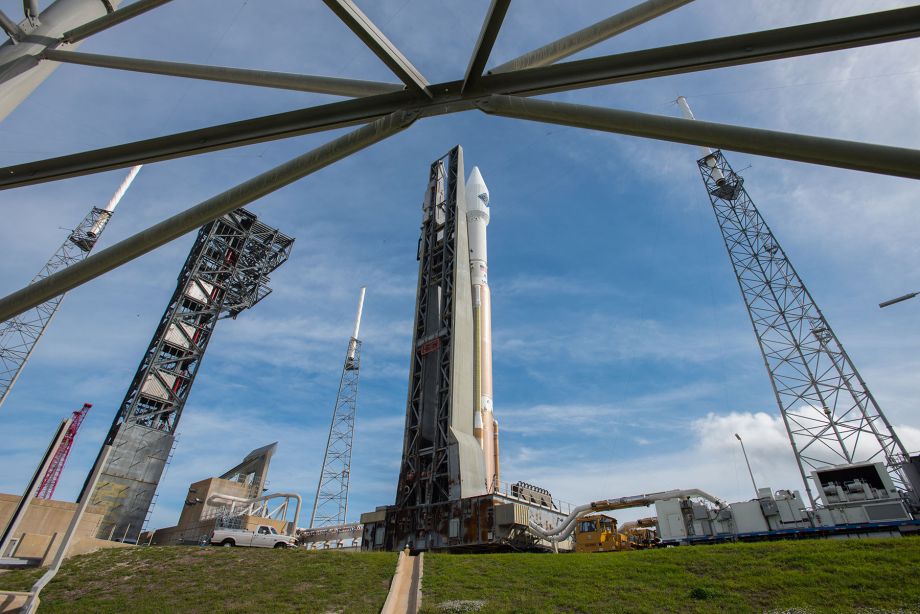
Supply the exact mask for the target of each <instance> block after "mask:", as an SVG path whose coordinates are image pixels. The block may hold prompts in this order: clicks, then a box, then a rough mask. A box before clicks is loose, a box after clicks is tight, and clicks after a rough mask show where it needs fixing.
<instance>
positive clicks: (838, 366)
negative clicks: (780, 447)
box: [698, 151, 916, 505]
mask: <svg viewBox="0 0 920 614" xmlns="http://www.w3.org/2000/svg"><path fill="white" fill-rule="evenodd" d="M698 164H699V168H700V172H701V173H702V176H703V182H704V183H705V185H706V192H707V193H708V194H709V199H710V201H711V202H712V209H713V211H714V212H715V215H716V220H717V221H718V223H719V228H720V230H721V231H722V237H723V239H724V241H725V247H726V249H727V250H728V255H729V258H730V259H731V263H732V267H733V268H734V271H735V277H736V278H737V280H738V285H739V287H740V288H741V294H742V296H743V297H744V303H745V305H746V306H747V310H748V315H749V316H750V319H751V324H752V325H753V327H754V333H755V335H756V336H757V342H758V344H759V345H760V351H761V354H762V356H763V360H764V364H765V365H766V367H767V372H768V373H769V375H770V382H771V384H772V385H773V392H774V393H775V395H776V402H777V404H778V405H779V410H780V413H781V414H782V416H783V421H784V422H785V425H786V430H787V431H788V433H789V439H790V441H791V443H792V449H793V452H794V453H795V457H796V460H797V462H798V465H799V471H800V472H801V474H802V480H803V482H804V483H805V488H806V490H807V492H808V496H809V498H810V499H811V503H812V505H815V504H816V503H817V501H816V497H815V494H814V493H813V492H812V486H811V485H810V484H809V481H808V479H807V478H808V473H809V471H810V470H812V469H816V468H818V467H822V466H827V465H836V464H841V463H847V464H849V463H856V462H879V461H880V462H883V463H884V464H885V465H886V466H887V468H888V472H889V473H890V475H891V478H892V480H893V481H894V483H895V485H897V486H898V488H899V489H901V490H902V491H907V492H908V493H911V485H910V483H909V481H908V478H907V476H906V475H905V473H904V469H903V467H904V466H905V464H906V463H908V462H909V457H908V454H907V450H906V449H905V447H904V445H903V444H902V443H901V441H900V440H899V439H898V436H897V435H896V434H895V432H894V429H892V427H891V424H890V423H889V422H888V419H887V418H886V417H885V414H883V413H882V410H881V408H880V407H879V406H878V403H877V402H876V401H875V398H874V397H873V396H872V393H871V392H870V391H869V388H868V386H866V382H865V381H864V380H863V379H862V377H861V376H860V375H859V372H858V371H857V370H856V366H855V365H854V364H853V361H852V360H850V357H849V356H848V355H847V353H846V350H844V348H843V345H842V344H841V343H840V340H839V339H838V338H837V336H836V335H835V334H834V331H833V329H831V326H830V324H828V322H827V320H826V319H825V318H824V315H823V314H822V313H821V310H820V309H819V308H818V305H817V304H816V303H815V301H814V299H813V298H812V296H811V293H809V291H808V289H807V288H806V287H805V283H804V282H803V281H802V279H801V278H800V277H799V275H798V274H797V273H796V272H795V269H794V268H793V266H792V263H791V262H790V261H789V258H788V257H787V256H786V252H784V251H783V249H782V247H780V245H779V242H778V241H777V240H776V237H775V236H774V235H773V232H772V231H771V230H770V228H769V227H768V226H767V223H766V222H765V221H764V219H763V217H762V216H761V215H760V212H759V211H758V210H757V207H756V206H755V205H754V202H753V201H752V200H751V198H750V196H749V195H748V193H747V190H745V188H744V180H743V178H742V177H741V176H740V175H738V174H737V173H735V172H734V171H733V170H732V168H731V166H729V164H728V161H727V160H726V159H725V157H724V156H723V155H722V152H721V151H714V152H712V153H710V154H708V155H706V156H704V157H702V158H700V160H699V161H698ZM912 495H913V496H916V494H915V493H912Z"/></svg>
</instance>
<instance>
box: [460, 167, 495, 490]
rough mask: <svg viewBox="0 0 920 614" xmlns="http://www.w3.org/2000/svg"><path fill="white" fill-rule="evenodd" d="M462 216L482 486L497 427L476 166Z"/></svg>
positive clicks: (490, 486) (481, 191) (490, 477)
mask: <svg viewBox="0 0 920 614" xmlns="http://www.w3.org/2000/svg"><path fill="white" fill-rule="evenodd" d="M465 191H466V210H467V212H466V219H467V234H468V238H469V248H470V283H471V285H472V299H473V334H474V336H475V339H474V340H473V361H474V369H473V371H474V376H473V377H474V380H473V386H474V394H473V399H474V402H476V403H478V407H474V408H473V434H474V436H475V437H476V439H477V441H478V442H479V444H480V445H481V446H482V454H483V467H484V468H485V478H486V490H487V492H492V491H493V490H495V489H496V488H497V486H498V483H499V472H498V468H499V463H498V431H497V426H498V425H497V423H496V422H495V418H494V415H493V412H492V398H493V397H492V296H491V293H490V290H489V265H488V237H487V233H486V228H487V227H488V225H489V188H488V187H486V183H485V181H483V179H482V174H481V173H480V172H479V167H476V166H474V167H473V170H472V172H471V173H470V177H469V179H468V180H467V183H466V190H465Z"/></svg>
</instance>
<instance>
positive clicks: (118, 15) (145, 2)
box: [61, 0, 172, 43]
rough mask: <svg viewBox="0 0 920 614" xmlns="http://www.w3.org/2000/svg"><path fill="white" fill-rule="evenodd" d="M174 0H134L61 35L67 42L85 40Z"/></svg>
mask: <svg viewBox="0 0 920 614" xmlns="http://www.w3.org/2000/svg"><path fill="white" fill-rule="evenodd" d="M168 2H172V0H137V2H132V3H131V4H129V5H128V6H125V7H122V8H120V9H118V10H117V11H113V12H111V13H109V14H108V15H104V16H102V17H100V18H99V19H94V20H93V21H91V22H89V23H86V24H83V25H82V26H79V27H77V28H74V29H73V30H68V31H67V32H64V36H63V37H61V40H63V41H64V42H65V43H76V42H78V41H81V40H83V39H84V38H87V37H89V36H92V35H93V34H97V33H99V32H102V31H103V30H108V29H109V28H111V27H112V26H117V25H118V24H120V23H122V22H125V21H128V20H129V19H133V18H134V17H137V16H138V15H142V14H144V13H146V12H147V11H151V10H153V9H155V8H157V7H160V6H163V5H164V4H166V3H168Z"/></svg>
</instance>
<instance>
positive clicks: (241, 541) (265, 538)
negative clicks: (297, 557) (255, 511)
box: [211, 524, 296, 548]
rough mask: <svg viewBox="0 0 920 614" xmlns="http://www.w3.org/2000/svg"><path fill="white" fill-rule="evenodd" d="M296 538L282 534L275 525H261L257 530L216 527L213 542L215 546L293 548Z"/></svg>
mask: <svg viewBox="0 0 920 614" xmlns="http://www.w3.org/2000/svg"><path fill="white" fill-rule="evenodd" d="M295 541H296V540H295V539H294V538H293V537H288V536H287V535H281V534H280V533H278V531H276V530H275V527H270V526H268V525H264V524H263V525H259V528H258V529H256V530H255V531H245V530H243V529H214V530H213V531H211V543H212V544H213V545H215V546H251V547H253V548H293V547H294V543H295Z"/></svg>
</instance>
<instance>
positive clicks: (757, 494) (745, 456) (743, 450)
mask: <svg viewBox="0 0 920 614" xmlns="http://www.w3.org/2000/svg"><path fill="white" fill-rule="evenodd" d="M735 439H737V440H738V443H740V444H741V453H742V454H744V462H745V463H747V468H748V473H749V474H750V476H751V484H753V485H754V496H755V497H759V496H760V492H759V491H758V490H757V482H755V481H754V472H753V471H751V461H750V460H748V455H747V450H745V449H744V442H743V441H741V435H739V434H738V433H735Z"/></svg>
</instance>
